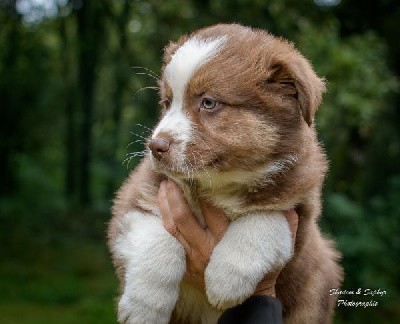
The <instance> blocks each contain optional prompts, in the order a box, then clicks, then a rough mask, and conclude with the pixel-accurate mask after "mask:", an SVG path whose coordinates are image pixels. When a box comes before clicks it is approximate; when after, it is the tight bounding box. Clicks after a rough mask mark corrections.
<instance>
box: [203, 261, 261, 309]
mask: <svg viewBox="0 0 400 324" xmlns="http://www.w3.org/2000/svg"><path fill="white" fill-rule="evenodd" d="M214 260H215V259H214ZM214 260H213V261H214ZM259 281H260V278H259V275H258V276H257V273H254V274H253V275H245V272H244V271H241V269H240V267H239V266H238V265H237V264H232V263H231V262H230V260H218V261H217V260H215V261H214V262H212V261H210V263H209V264H208V266H207V269H206V272H205V282H206V293H207V297H208V300H209V302H210V303H211V305H213V306H214V307H216V308H218V309H220V310H225V309H227V308H230V307H233V306H236V305H238V304H240V303H242V302H243V301H244V300H245V299H247V298H248V297H249V296H250V295H251V294H252V293H253V292H254V291H255V289H256V287H257V284H258V282H259Z"/></svg>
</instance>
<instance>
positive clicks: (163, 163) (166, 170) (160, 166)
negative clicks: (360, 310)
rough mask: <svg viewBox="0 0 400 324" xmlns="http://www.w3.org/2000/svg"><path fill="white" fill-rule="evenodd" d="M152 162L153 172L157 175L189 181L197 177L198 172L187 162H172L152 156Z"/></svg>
mask: <svg viewBox="0 0 400 324" xmlns="http://www.w3.org/2000/svg"><path fill="white" fill-rule="evenodd" d="M150 160H151V164H152V167H153V170H154V171H155V172H157V173H161V174H164V175H166V176H167V177H170V178H175V179H181V180H187V179H194V178H196V175H197V170H196V169H195V168H193V166H192V165H191V164H190V163H189V162H188V161H185V160H182V161H179V162H178V161H171V160H169V159H160V160H158V159H156V158H155V157H154V156H153V155H151V154H150Z"/></svg>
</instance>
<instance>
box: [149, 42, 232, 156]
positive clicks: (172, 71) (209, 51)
mask: <svg viewBox="0 0 400 324" xmlns="http://www.w3.org/2000/svg"><path fill="white" fill-rule="evenodd" d="M225 41H226V37H219V38H210V39H200V38H197V37H196V36H194V37H192V38H191V39H189V40H188V41H186V42H185V43H184V44H183V45H182V46H181V47H179V48H178V50H177V51H176V52H175V53H174V54H173V55H172V58H171V61H170V62H169V64H168V65H167V66H166V68H165V78H166V80H167V82H168V84H169V86H170V87H171V90H172V95H173V99H172V103H171V108H170V109H169V110H168V112H167V114H166V115H165V116H164V118H163V119H162V120H161V122H160V124H159V125H158V126H157V128H156V129H155V131H154V133H153V138H155V137H156V136H157V135H158V134H159V133H160V132H167V133H169V134H170V135H171V136H172V137H173V138H174V140H176V141H180V142H182V143H183V144H185V143H187V142H188V141H189V139H190V135H191V130H192V124H191V122H190V120H189V118H188V117H187V116H186V114H185V113H184V112H183V108H184V105H183V100H184V93H185V88H186V86H187V84H188V83H189V81H190V78H191V77H192V76H193V74H194V72H195V71H196V70H197V69H198V68H199V67H200V66H202V65H203V64H204V63H205V62H207V61H208V60H209V59H210V58H212V57H213V56H214V55H215V54H216V53H217V52H218V50H219V49H220V47H221V46H222V45H223V44H224V43H225ZM183 149H184V147H182V150H183Z"/></svg>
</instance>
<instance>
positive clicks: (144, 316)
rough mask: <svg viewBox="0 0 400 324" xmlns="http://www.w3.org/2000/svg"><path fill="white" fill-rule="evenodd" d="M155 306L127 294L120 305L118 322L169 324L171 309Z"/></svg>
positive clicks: (125, 323)
mask: <svg viewBox="0 0 400 324" xmlns="http://www.w3.org/2000/svg"><path fill="white" fill-rule="evenodd" d="M167 299H168V298H167ZM154 306H155V305H152V306H151V307H150V306H149V305H146V303H145V301H144V300H143V299H138V298H135V297H133V296H130V295H128V294H126V293H125V294H123V295H122V297H121V299H120V300H119V303H118V322H119V323H124V324H152V323H157V324H158V323H160V324H164V323H168V322H169V318H170V315H171V309H169V308H168V307H158V308H155V307H154ZM157 306H161V305H157ZM162 306H165V305H162Z"/></svg>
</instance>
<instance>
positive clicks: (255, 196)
mask: <svg viewBox="0 0 400 324" xmlns="http://www.w3.org/2000/svg"><path fill="white" fill-rule="evenodd" d="M195 34H196V35H197V37H201V38H212V37H218V36H221V35H229V39H228V41H227V45H226V46H225V47H224V49H223V50H222V51H221V53H219V54H218V55H217V56H216V57H215V58H213V59H212V60H210V61H208V62H207V63H206V64H204V65H203V66H201V67H200V68H199V69H198V70H197V71H196V72H195V74H194V75H193V77H192V79H191V81H190V83H189V85H188V88H187V91H186V94H185V105H186V106H187V107H188V108H185V111H186V113H187V115H188V116H189V117H190V119H191V120H192V122H193V123H194V124H195V125H196V130H195V136H194V137H195V138H196V142H194V143H191V144H190V145H188V148H187V154H186V158H187V160H188V166H190V170H189V171H190V172H188V173H187V174H186V175H185V176H181V177H182V178H183V179H185V177H186V178H190V181H189V183H190V184H191V195H192V196H196V197H197V198H203V199H209V200H211V201H213V202H214V203H216V204H217V203H218V199H219V200H221V199H223V197H238V198H240V199H241V201H242V204H241V205H240V206H239V207H238V208H237V209H236V210H230V209H229V208H227V209H226V212H227V213H228V214H229V213H230V214H243V213H246V212H247V211H251V210H285V209H288V208H291V207H292V206H296V210H297V212H298V215H299V228H298V232H297V240H296V245H295V253H294V256H293V258H292V260H291V261H290V262H289V263H288V264H287V265H286V266H285V268H284V270H283V271H282V272H281V274H280V276H279V278H278V282H277V285H276V291H277V297H278V298H279V299H280V300H281V302H282V304H283V313H284V320H285V323H321V324H322V323H329V322H330V321H331V319H332V316H333V309H334V305H335V302H336V299H335V298H334V297H332V296H329V289H330V288H337V287H339V286H340V282H341V280H342V269H341V267H340V266H339V265H338V263H337V261H338V260H339V258H340V254H339V253H338V252H337V251H336V250H335V249H334V248H333V244H332V242H331V241H330V240H328V239H326V238H324V237H323V236H322V235H321V233H320V231H319V229H318V226H317V219H318V216H319V214H320V211H321V206H320V205H321V203H320V192H321V186H322V183H323V179H324V176H325V173H326V170H327V161H326V158H325V154H324V153H323V151H322V149H321V147H320V145H319V144H318V140H317V137H316V132H315V129H314V125H313V119H314V115H315V112H316V110H317V107H318V105H319V103H320V101H321V97H322V93H323V91H324V89H325V87H324V83H323V81H322V80H321V79H320V78H318V77H317V76H316V75H315V73H314V72H313V70H312V67H311V65H310V64H309V62H308V61H307V60H306V59H305V58H304V57H303V56H301V54H300V53H299V52H298V51H297V50H296V49H295V48H294V47H293V45H292V44H291V43H289V42H287V41H285V40H283V39H279V38H276V37H273V36H272V35H270V34H267V33H265V32H264V31H260V30H251V29H249V28H245V27H242V26H239V25H217V26H213V27H210V28H207V29H204V30H200V31H198V32H196V33H195ZM192 36H193V35H190V36H184V37H183V38H181V39H180V40H178V42H177V43H171V44H170V45H169V46H168V47H167V49H166V51H165V57H164V63H165V65H164V68H165V66H166V65H167V64H168V62H169V61H170V59H171V55H173V53H174V52H175V51H176V50H177V49H178V48H179V47H180V46H181V45H182V44H183V43H184V42H185V41H186V40H187V39H188V38H190V37H192ZM160 85H161V99H162V100H163V99H165V98H168V99H171V98H170V97H171V96H172V93H171V90H170V89H169V86H168V84H167V83H166V82H165V81H163V80H162V81H161V82H160ZM202 93H207V94H209V93H211V94H212V97H213V98H214V99H216V100H218V101H220V102H222V103H223V107H222V108H221V109H218V110H216V111H215V112H212V113H209V112H204V111H201V110H199V109H197V107H198V106H199V100H200V99H199V98H200V97H199V96H198V94H202ZM186 106H185V107H186ZM172 152H173V151H172ZM172 152H171V154H172ZM288 155H295V156H296V159H295V160H294V161H292V163H289V164H287V165H285V167H284V169H283V170H282V171H281V172H278V173H276V174H272V175H269V176H268V179H258V180H257V181H254V182H252V183H249V184H245V185H244V184H241V183H235V182H227V183H226V184H222V185H218V186H217V187H215V186H207V177H206V176H204V177H203V180H202V179H199V178H196V176H197V174H199V173H202V172H203V173H204V172H206V171H207V172H211V174H224V173H227V174H228V173H229V172H230V171H232V170H235V171H246V170H255V169H257V168H261V167H262V166H263V165H265V164H266V163H272V162H274V161H278V160H279V159H282V158H284V157H286V156H288ZM163 163H164V164H163V168H165V169H168V168H170V169H172V168H173V167H174V166H172V163H173V162H172V160H168V157H167V158H166V159H165V161H163ZM178 171H179V170H178ZM181 171H182V170H181ZM174 175H175V176H176V174H174ZM164 177H165V176H163V175H160V174H158V173H156V172H154V171H153V168H152V166H151V164H150V161H149V159H148V157H146V158H145V159H144V160H143V161H142V163H141V164H140V165H139V166H138V168H137V169H136V170H135V171H134V172H133V173H132V174H131V175H130V177H129V178H128V179H127V180H126V181H125V183H124V185H123V186H122V187H121V189H120V190H119V191H118V194H117V197H116V199H115V201H114V207H113V215H114V217H113V219H112V220H111V222H110V227H109V242H110V243H109V244H110V248H111V251H112V250H113V244H114V241H115V238H116V236H117V235H118V232H119V222H118V219H119V218H120V217H121V216H122V215H124V214H125V213H127V212H128V211H129V210H132V209H134V208H135V209H142V210H148V206H151V205H153V206H155V205H157V200H156V197H157V190H158V186H159V183H160V181H161V180H162V179H163V178H164ZM210 177H212V175H211V176H210ZM204 178H205V180H204ZM228 178H229V177H228ZM185 181H186V180H185ZM221 197H222V198H221ZM217 198H218V199H217ZM220 207H222V206H220ZM231 218H232V219H233V218H234V217H233V216H232V217H231ZM114 262H115V265H116V268H117V273H118V276H119V278H120V280H121V285H122V286H123V284H124V283H123V279H122V278H123V267H124V265H123V264H122V262H121V260H118V259H114ZM175 320H177V319H175ZM173 322H174V321H173Z"/></svg>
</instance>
